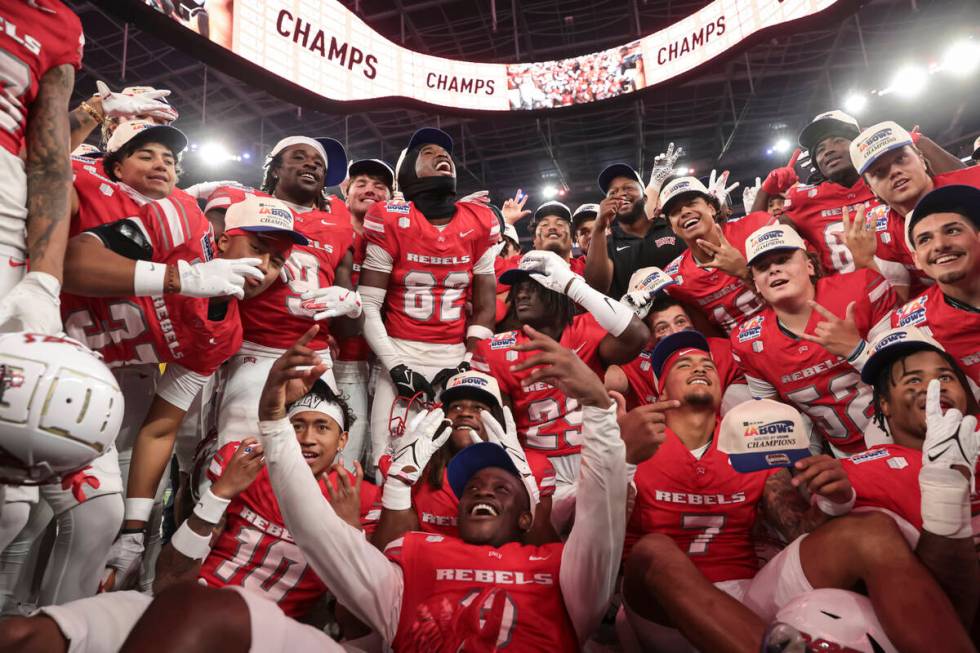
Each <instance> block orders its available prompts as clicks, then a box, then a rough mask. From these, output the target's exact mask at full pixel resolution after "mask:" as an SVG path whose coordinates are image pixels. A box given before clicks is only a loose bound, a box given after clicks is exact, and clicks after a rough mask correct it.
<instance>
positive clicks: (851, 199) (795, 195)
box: [786, 179, 878, 274]
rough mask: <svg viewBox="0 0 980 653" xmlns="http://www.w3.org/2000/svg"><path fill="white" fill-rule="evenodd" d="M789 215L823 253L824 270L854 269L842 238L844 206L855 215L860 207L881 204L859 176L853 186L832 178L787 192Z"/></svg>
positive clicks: (798, 185)
mask: <svg viewBox="0 0 980 653" xmlns="http://www.w3.org/2000/svg"><path fill="white" fill-rule="evenodd" d="M786 199H787V201H786V216H787V217H788V218H790V219H791V220H792V221H793V224H794V225H796V230H797V231H798V232H799V233H800V235H801V236H803V237H804V238H805V239H806V240H807V241H809V242H810V244H812V245H813V247H814V249H815V250H816V252H817V254H818V255H819V256H820V265H821V266H823V269H824V272H825V273H826V274H830V273H831V272H853V271H854V258H853V257H852V256H851V250H849V249H847V246H846V245H845V244H844V241H843V239H842V238H838V236H843V234H844V223H843V222H841V216H842V215H843V208H844V207H845V206H846V207H847V210H848V213H849V214H850V215H852V216H853V215H854V211H855V210H856V209H857V207H858V206H860V205H862V204H863V205H864V206H865V207H867V208H869V209H870V208H871V207H873V206H877V205H878V200H877V198H875V196H874V194H873V193H872V192H871V189H870V188H868V186H867V184H865V183H864V179H858V180H857V181H856V182H854V185H853V186H851V187H850V188H845V187H844V186H841V185H840V184H835V183H834V182H832V181H825V182H823V183H822V184H818V185H816V186H810V185H807V184H797V185H796V186H794V187H793V188H791V189H790V190H789V192H788V193H787V194H786Z"/></svg>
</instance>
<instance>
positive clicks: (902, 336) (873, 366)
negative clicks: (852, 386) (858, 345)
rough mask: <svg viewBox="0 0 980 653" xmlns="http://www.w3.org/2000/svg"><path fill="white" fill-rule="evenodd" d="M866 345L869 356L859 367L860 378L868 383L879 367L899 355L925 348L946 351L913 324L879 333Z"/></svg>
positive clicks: (871, 380)
mask: <svg viewBox="0 0 980 653" xmlns="http://www.w3.org/2000/svg"><path fill="white" fill-rule="evenodd" d="M868 346H869V348H870V349H871V356H869V357H868V360H867V361H865V363H864V367H863V368H861V380H862V381H864V382H865V383H867V384H868V385H873V384H874V382H875V379H876V378H877V377H878V373H879V372H881V369H882V368H883V367H886V366H888V365H891V363H892V361H894V360H895V359H896V358H899V357H900V356H907V355H909V354H911V353H914V352H917V351H923V350H927V349H932V350H933V351H938V352H940V353H943V352H945V351H946V350H945V349H943V346H942V345H940V344H939V343H938V342H937V341H936V340H934V339H933V338H931V337H929V336H927V335H926V334H925V332H924V331H922V330H920V329H919V328H918V327H914V326H907V327H898V328H897V329H889V330H888V331H885V332H884V333H881V334H879V335H878V337H877V338H875V339H874V340H873V341H871V343H870V344H869V345H868Z"/></svg>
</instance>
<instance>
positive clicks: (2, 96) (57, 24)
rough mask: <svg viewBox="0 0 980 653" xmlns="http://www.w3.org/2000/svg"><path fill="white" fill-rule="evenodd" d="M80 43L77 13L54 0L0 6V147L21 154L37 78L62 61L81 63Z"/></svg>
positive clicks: (81, 42) (11, 3)
mask: <svg viewBox="0 0 980 653" xmlns="http://www.w3.org/2000/svg"><path fill="white" fill-rule="evenodd" d="M84 43H85V37H84V36H83V35H82V24H81V22H79V20H78V16H76V15H75V14H74V13H72V11H71V10H70V9H68V7H66V6H65V5H63V4H62V3H61V2H59V1H58V0H39V1H38V2H37V3H36V6H32V4H31V3H28V2H23V1H22V0H18V1H14V2H4V3H3V5H2V6H0V51H2V52H3V55H4V56H3V59H2V60H0V61H2V63H0V67H2V72H0V78H2V79H3V82H2V83H0V147H3V148H4V149H5V150H7V151H8V152H10V153H11V154H13V155H14V156H20V155H21V153H22V152H23V151H24V149H25V141H26V137H27V134H26V130H27V119H28V116H29V115H30V112H31V105H32V104H34V100H35V99H36V98H37V94H38V91H39V89H40V86H41V78H42V77H44V75H45V74H47V72H48V71H49V70H51V69H52V68H57V67H58V66H62V65H65V64H68V65H70V66H71V67H72V68H75V69H76V70H77V69H78V68H81V66H82V46H83V45H84Z"/></svg>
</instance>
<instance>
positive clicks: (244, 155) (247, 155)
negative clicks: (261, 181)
mask: <svg viewBox="0 0 980 653" xmlns="http://www.w3.org/2000/svg"><path fill="white" fill-rule="evenodd" d="M242 158H243V159H245V160H246V161H248V160H249V159H251V158H252V155H251V154H249V153H248V152H243V153H242Z"/></svg>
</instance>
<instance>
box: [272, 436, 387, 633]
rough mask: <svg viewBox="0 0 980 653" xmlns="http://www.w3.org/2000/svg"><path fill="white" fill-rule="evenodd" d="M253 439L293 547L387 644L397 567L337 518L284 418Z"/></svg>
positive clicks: (344, 602)
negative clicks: (259, 443)
mask: <svg viewBox="0 0 980 653" xmlns="http://www.w3.org/2000/svg"><path fill="white" fill-rule="evenodd" d="M259 434H260V437H261V440H262V446H263V447H264V448H265V464H266V467H267V468H268V469H269V479H270V481H271V482H272V489H273V491H274V492H275V493H276V499H277V500H278V501H279V508H280V509H281V510H282V516H283V519H284V520H285V522H286V527H287V528H288V529H289V532H290V533H292V535H293V539H295V540H296V544H297V546H299V548H300V550H301V551H302V552H303V555H305V556H306V559H307V560H308V561H309V563H310V565H311V566H312V567H313V571H315V572H316V574H317V575H318V576H319V577H320V578H321V579H323V582H324V583H326V584H327V587H329V588H330V592H331V593H332V594H333V595H334V596H336V597H337V601H338V602H339V603H342V604H343V605H345V606H346V607H347V608H348V609H350V610H351V612H353V613H354V614H355V615H356V616H357V618H358V619H360V620H361V621H363V622H364V623H365V624H367V625H368V626H370V627H371V628H373V629H374V630H376V631H378V632H379V633H381V636H382V637H383V638H384V640H385V641H386V642H388V643H389V644H390V643H391V642H392V640H394V638H395V631H396V630H397V629H398V614H399V611H400V610H401V603H402V593H403V592H404V590H405V582H404V578H403V577H402V571H401V568H400V567H399V566H398V565H397V564H395V563H393V562H391V561H390V560H388V558H386V557H385V555H384V554H383V553H382V552H381V551H379V550H378V549H376V548H374V547H373V546H371V544H369V543H368V541H367V540H366V539H364V533H362V532H361V531H359V530H357V529H356V528H352V527H351V526H350V524H348V523H347V522H345V521H344V520H342V519H341V518H340V517H338V516H337V513H335V512H334V510H333V507H331V505H330V503H329V502H328V501H327V500H326V499H325V498H324V497H323V493H322V492H321V491H320V487H319V486H318V485H317V483H316V479H315V478H314V477H313V474H311V473H310V467H309V465H307V464H306V461H305V460H304V459H303V453H302V451H301V450H300V446H299V441H298V440H297V439H296V431H295V430H294V429H293V425H292V424H291V423H290V422H289V420H288V419H280V420H276V421H274V422H259Z"/></svg>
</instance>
